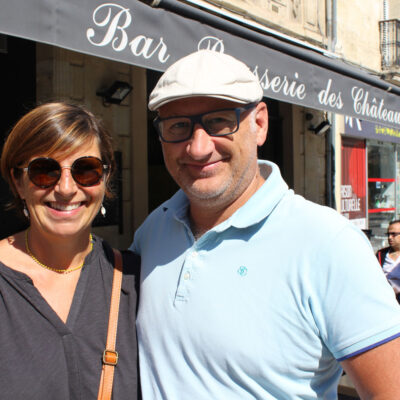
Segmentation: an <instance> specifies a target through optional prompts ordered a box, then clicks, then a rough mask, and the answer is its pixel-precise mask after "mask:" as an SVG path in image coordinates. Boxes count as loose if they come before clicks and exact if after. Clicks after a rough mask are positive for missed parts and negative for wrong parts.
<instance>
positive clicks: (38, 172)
mask: <svg viewBox="0 0 400 400" xmlns="http://www.w3.org/2000/svg"><path fill="white" fill-rule="evenodd" d="M108 168H109V167H108V165H106V164H104V163H103V161H102V160H100V159H99V158H97V157H93V156H86V157H80V158H77V159H76V160H75V161H74V162H73V163H72V165H71V166H65V167H62V166H61V165H60V164H59V163H58V161H56V160H54V159H53V158H49V157H39V158H35V159H34V160H32V161H31V162H30V163H29V164H28V166H27V167H26V168H21V169H22V170H23V171H27V172H28V177H29V179H30V181H31V182H32V183H33V184H34V185H36V186H38V187H40V188H42V189H46V188H49V187H51V186H54V185H55V184H56V183H57V182H58V181H59V180H60V178H61V172H62V170H63V169H70V170H71V175H72V178H73V179H74V181H75V182H76V183H78V184H79V185H81V186H94V185H97V184H98V183H99V182H100V181H101V179H102V177H103V176H104V174H105V172H106V171H107V170H108Z"/></svg>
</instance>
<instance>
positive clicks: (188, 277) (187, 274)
mask: <svg viewBox="0 0 400 400" xmlns="http://www.w3.org/2000/svg"><path fill="white" fill-rule="evenodd" d="M183 279H185V281H187V280H188V279H190V273H189V272H186V273H185V275H183Z"/></svg>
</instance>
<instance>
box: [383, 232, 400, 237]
mask: <svg viewBox="0 0 400 400" xmlns="http://www.w3.org/2000/svg"><path fill="white" fill-rule="evenodd" d="M398 235H400V232H387V233H386V236H387V237H390V236H393V237H396V236H398Z"/></svg>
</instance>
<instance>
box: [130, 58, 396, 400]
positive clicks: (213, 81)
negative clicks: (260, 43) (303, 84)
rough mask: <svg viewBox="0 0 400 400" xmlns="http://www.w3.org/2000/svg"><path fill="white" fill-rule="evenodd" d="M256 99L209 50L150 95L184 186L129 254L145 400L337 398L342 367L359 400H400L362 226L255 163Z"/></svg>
mask: <svg viewBox="0 0 400 400" xmlns="http://www.w3.org/2000/svg"><path fill="white" fill-rule="evenodd" d="M262 96H263V91H262V89H261V87H260V85H259V82H258V80H257V79H256V77H255V76H254V75H253V74H252V73H251V72H250V70H249V69H248V68H247V67H246V66H245V65H244V64H243V63H242V62H240V61H238V60H236V59H234V58H233V57H230V56H228V55H224V54H220V53H216V52H212V51H207V50H203V51H200V52H197V53H193V54H191V55H189V56H187V57H184V58H183V59H180V60H178V61H177V62H176V63H175V64H173V65H172V66H171V67H170V68H169V69H168V70H167V71H166V72H165V73H164V75H163V76H162V77H161V79H160V80H159V82H158V83H157V85H156V87H155V89H154V90H153V92H152V93H151V95H150V102H149V108H150V109H151V110H157V111H158V115H159V116H158V118H157V119H156V121H155V126H156V127H157V130H158V133H159V136H160V140H161V144H162V149H163V154H164V160H165V164H166V166H167V169H168V171H169V172H170V174H171V175H172V177H173V178H174V180H175V181H176V182H177V183H178V184H179V186H180V187H181V190H179V191H178V192H177V193H176V194H175V195H174V196H173V197H172V198H171V199H170V200H168V201H166V202H165V203H164V204H162V205H161V206H160V207H159V208H158V209H156V210H155V211H154V212H153V213H152V214H151V215H150V216H149V217H148V218H147V220H146V221H145V222H144V224H143V225H142V226H141V227H140V228H139V230H138V231H137V233H136V235H135V240H134V243H133V245H132V249H134V250H135V251H137V252H138V253H139V254H141V256H142V276H141V298H140V308H139V314H138V320H137V329H138V338H139V342H140V343H139V351H140V370H141V384H142V391H143V395H144V399H145V400H146V399H168V400H180V399H182V400H188V399H196V400H197V399H201V400H203V399H204V400H206V399H213V400H215V399H221V400H228V399H229V400H236V399H237V400H239V399H240V400H244V399H335V398H336V397H337V393H336V392H337V383H338V380H339V378H340V375H341V372H342V370H341V368H340V364H339V362H340V363H341V365H342V366H343V367H344V369H345V370H346V372H347V373H348V375H349V376H350V377H351V379H352V380H353V382H354V384H355V385H356V387H357V389H358V390H359V393H360V394H361V395H362V396H364V398H378V397H379V396H381V397H379V398H385V399H396V400H398V399H399V398H400V385H399V382H400V342H399V339H397V337H398V336H399V332H400V314H399V309H398V305H397V303H396V301H395V299H394V296H393V291H392V290H391V289H390V286H389V285H388V284H387V282H386V280H385V277H384V275H383V274H382V271H381V269H380V268H379V265H378V263H377V261H376V258H375V257H374V254H373V252H372V249H371V246H370V245H369V243H368V240H367V239H366V238H365V236H364V235H363V234H362V233H361V232H360V231H359V230H358V229H356V228H354V227H353V226H352V225H351V224H350V223H349V222H348V221H347V220H346V219H344V218H342V217H341V216H339V215H338V213H337V212H336V211H334V210H331V209H328V208H326V207H322V206H318V205H316V204H313V203H311V202H308V201H306V200H305V199H303V198H302V197H300V196H296V195H294V194H293V192H292V191H291V190H289V189H288V187H287V185H286V184H285V182H284V181H283V180H282V178H281V176H280V172H279V169H278V168H277V166H276V165H274V164H272V163H270V162H267V161H257V146H261V145H262V144H263V143H264V141H265V139H266V136H267V129H268V112H267V107H266V105H265V103H263V102H260V100H261V99H262ZM360 277H362V279H360ZM338 361H339V362H338Z"/></svg>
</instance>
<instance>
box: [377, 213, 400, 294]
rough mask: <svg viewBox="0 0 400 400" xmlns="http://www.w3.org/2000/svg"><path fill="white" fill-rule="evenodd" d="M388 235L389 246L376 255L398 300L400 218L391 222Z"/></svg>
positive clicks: (399, 288) (399, 283) (399, 289)
mask: <svg viewBox="0 0 400 400" xmlns="http://www.w3.org/2000/svg"><path fill="white" fill-rule="evenodd" d="M387 237H388V242H389V246H388V247H385V248H383V249H380V250H378V251H377V253H376V256H377V258H378V260H379V263H380V264H381V266H382V269H383V272H384V273H385V276H386V279H387V280H388V281H389V283H390V285H391V286H392V288H393V290H394V292H395V293H396V298H397V301H400V220H395V221H392V222H391V223H390V224H389V226H388V230H387Z"/></svg>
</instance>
